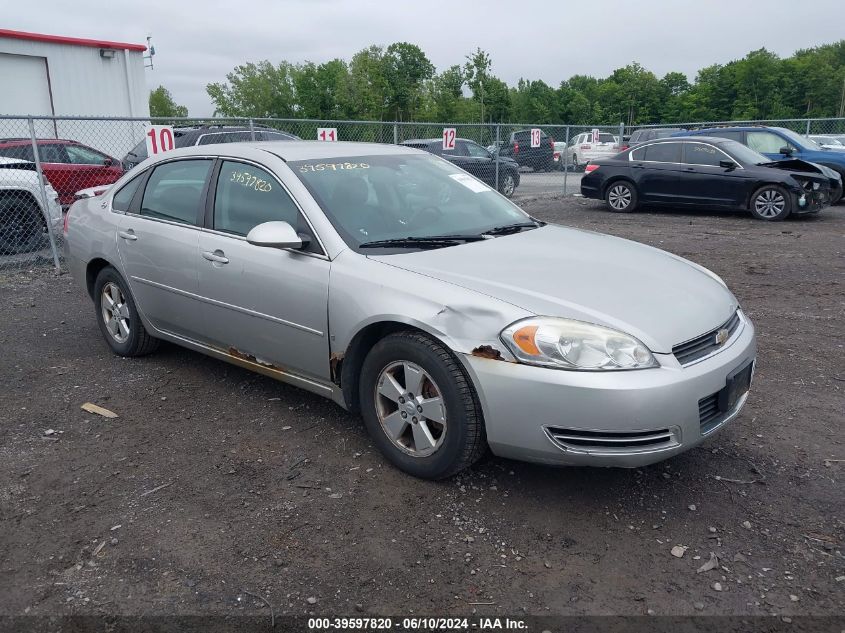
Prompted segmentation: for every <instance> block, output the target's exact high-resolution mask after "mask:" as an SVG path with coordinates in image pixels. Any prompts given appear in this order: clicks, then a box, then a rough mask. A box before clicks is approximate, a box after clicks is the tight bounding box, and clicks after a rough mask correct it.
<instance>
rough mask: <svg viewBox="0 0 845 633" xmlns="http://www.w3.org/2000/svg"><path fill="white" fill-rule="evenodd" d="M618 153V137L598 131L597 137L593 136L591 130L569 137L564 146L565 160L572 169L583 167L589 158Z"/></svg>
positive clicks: (595, 158) (596, 158)
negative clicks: (566, 145)
mask: <svg viewBox="0 0 845 633" xmlns="http://www.w3.org/2000/svg"><path fill="white" fill-rule="evenodd" d="M618 153H619V137H617V136H614V135H613V134H608V133H605V132H600V133H599V135H598V138H597V139H595V138H593V133H592V132H583V133H582V134H579V135H578V136H576V137H574V138H572V139H570V141H569V146H568V147H567V148H566V154H567V155H566V157H565V158H566V161H565V163H566V164H568V165H572V168H573V169H576V170H577V169H580V168H582V167H584V165H586V164H587V163H589V162H590V161H591V160H598V159H600V158H610V157H611V156H615V155H616V154H618Z"/></svg>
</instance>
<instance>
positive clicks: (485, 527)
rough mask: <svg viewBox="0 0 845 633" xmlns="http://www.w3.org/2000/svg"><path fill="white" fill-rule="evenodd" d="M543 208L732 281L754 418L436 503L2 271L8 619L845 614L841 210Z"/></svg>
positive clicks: (315, 419)
mask: <svg viewBox="0 0 845 633" xmlns="http://www.w3.org/2000/svg"><path fill="white" fill-rule="evenodd" d="M527 208H528V209H529V210H530V211H531V212H532V213H534V214H536V215H537V216H539V217H541V218H543V219H546V220H549V221H553V222H560V223H563V224H567V225H572V226H577V227H583V228H587V229H594V230H598V231H604V232H608V233H613V234H617V235H621V236H625V237H628V238H632V239H635V240H639V241H642V242H645V243H648V244H652V245H654V246H658V247H660V248H664V249H667V250H669V251H671V252H673V253H677V254H679V255H682V256H685V257H689V258H690V259H693V260H695V261H697V262H699V263H701V264H703V265H705V266H708V267H709V268H711V269H712V270H714V271H715V272H717V273H718V274H720V275H721V276H722V277H724V278H725V280H726V281H727V282H728V284H729V285H730V286H731V288H732V289H733V291H734V292H735V294H736V295H737V296H738V297H739V299H740V301H741V303H742V305H743V306H744V308H745V310H746V311H747V313H748V314H749V315H750V316H751V318H752V319H753V321H754V323H755V324H756V326H757V328H758V332H759V348H760V355H759V366H758V371H757V374H756V376H755V384H754V387H753V389H752V395H751V398H750V399H749V403H748V405H747V407H746V408H745V409H744V411H743V413H742V415H741V417H740V418H739V419H738V420H737V421H735V422H734V423H733V424H731V425H730V426H729V427H728V428H727V429H725V430H724V431H723V432H722V433H721V434H719V435H718V436H717V437H715V438H713V439H711V440H709V441H707V442H706V443H705V444H704V445H703V446H702V447H700V448H698V449H695V450H692V451H690V452H689V453H687V454H684V455H682V456H679V457H677V458H674V459H672V460H670V461H668V462H666V463H663V464H659V465H656V466H653V467H649V468H643V469H639V470H596V469H551V468H546V467H539V466H532V465H526V464H521V463H516V462H510V461H506V460H502V459H498V458H495V457H487V458H485V459H484V460H483V461H482V462H481V463H480V464H479V465H478V466H477V467H475V468H473V469H472V471H471V472H468V473H465V474H463V475H461V476H459V477H457V478H455V479H452V480H449V481H445V482H441V483H429V482H425V481H419V480H415V479H412V478H410V477H408V476H405V475H403V474H401V473H399V472H398V471H396V470H394V469H393V468H392V467H390V466H389V465H388V464H386V463H385V461H384V460H383V459H382V458H381V457H380V455H379V454H378V453H376V452H375V451H374V449H373V447H372V445H371V443H370V441H369V440H368V437H367V435H366V434H365V432H364V430H363V427H362V425H361V424H360V423H359V420H357V419H356V418H354V417H351V416H349V415H347V414H345V413H344V412H343V411H341V410H340V409H339V408H337V407H336V406H335V405H333V404H331V403H330V402H328V401H324V400H321V399H319V398H318V397H316V396H312V395H309V394H307V393H305V392H303V391H300V390H297V389H295V388H292V387H287V386H285V385H281V384H278V383H276V382H273V381H272V380H270V379H268V378H264V377H262V376H258V375H253V374H251V373H248V372H246V371H244V370H241V369H239V368H236V367H233V366H230V365H227V364H224V363H222V362H218V361H215V360H211V359H208V358H206V357H203V356H201V355H199V354H195V353H193V352H189V351H186V350H183V349H180V348H177V347H173V346H164V347H163V348H162V349H161V350H160V352H159V353H158V354H156V355H154V356H151V357H147V358H144V359H140V360H123V359H120V358H117V357H115V356H113V355H112V354H111V353H110V352H109V350H108V348H107V347H106V345H105V343H104V342H103V341H102V339H101V337H100V333H99V331H98V330H97V327H96V324H95V321H94V316H93V309H92V304H91V302H90V300H89V299H88V297H87V296H84V295H83V294H82V292H80V291H79V290H78V289H77V288H76V287H75V286H74V285H73V284H72V281H71V280H70V279H69V278H68V277H67V276H66V275H65V276H62V277H59V278H56V277H54V276H53V275H51V274H50V273H49V272H46V271H44V272H36V273H20V272H3V273H0V274H2V276H3V277H2V280H1V281H0V324H1V325H0V346H2V349H3V354H2V356H0V376H2V385H3V387H2V393H0V428H2V436H0V447H2V449H0V451H1V452H0V459H2V462H3V467H2V468H0V596H2V598H1V599H0V613H5V614H23V613H35V614H57V613H73V614H99V613H123V614H137V613H165V614H167V613H179V614H189V613H231V614H238V613H243V614H251V615H261V614H268V611H269V609H268V608H267V606H265V605H264V604H263V603H262V602H261V601H260V600H258V599H257V598H256V596H257V595H261V596H264V597H265V598H266V599H267V600H268V601H269V602H270V603H272V604H273V606H274V608H275V613H276V615H281V614H284V613H288V614H299V615H302V614H306V613H309V612H316V613H319V614H337V613H353V614H354V613H356V612H359V613H369V614H394V615H395V614H411V613H413V614H468V613H470V612H471V611H472V610H473V609H477V610H478V612H479V613H485V614H499V615H504V614H511V615H521V614H523V613H525V614H532V615H544V614H550V613H551V614H611V613H619V614H645V613H650V612H653V613H656V614H700V613H703V614H760V615H763V614H778V615H781V616H791V615H795V614H819V615H822V614H842V613H843V612H845V600H843V591H845V560H843V555H842V549H843V543H845V522H843V516H842V510H843V507H845V504H844V503H843V501H845V495H843V479H845V473H844V472H843V469H845V461H843V460H845V444H843V430H842V429H843V417H845V415H844V414H843V411H845V397H843V395H844V394H845V360H843V358H845V348H844V347H843V346H845V335H843V332H845V315H843V311H845V283H844V282H845V253H843V244H845V239H843V238H845V207H843V206H840V207H838V208H837V209H834V210H832V211H828V212H826V213H824V214H823V215H821V216H820V217H818V218H811V219H807V220H796V221H787V222H784V223H773V224H767V223H763V222H757V221H753V220H751V219H750V217H745V216H732V215H718V214H672V213H652V212H641V213H637V214H633V215H625V216H619V215H613V214H610V213H608V212H606V211H604V210H603V209H602V208H601V207H600V206H599V205H597V204H596V203H593V202H587V201H585V200H579V199H568V200H553V199H552V200H549V199H546V200H540V201H534V202H532V203H530V205H529V206H528V207H527ZM85 402H93V403H97V404H99V405H102V406H104V407H107V408H109V409H111V410H113V411H115V412H117V413H118V414H119V417H118V418H116V419H107V418H103V417H100V416H98V415H92V414H89V413H86V412H85V411H83V410H81V409H80V406H81V405H82V404H83V403H85ZM49 430H52V431H53V432H52V433H49V434H45V433H47V432H48V431H49ZM674 546H684V547H687V548H688V549H686V550H685V553H684V555H683V556H682V557H680V558H678V557H675V556H673V555H672V554H671V550H672V548H673V547H674ZM711 552H713V553H714V554H715V555H717V556H718V557H719V561H720V564H721V568H718V569H714V570H711V571H706V572H703V573H696V570H697V569H698V568H699V567H700V566H701V565H702V564H703V563H705V562H706V561H708V560H709V558H710V555H711ZM717 583H718V584H717ZM719 589H721V590H719ZM250 594H255V595H250ZM268 615H269V614H268Z"/></svg>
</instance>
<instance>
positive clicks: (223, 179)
mask: <svg viewBox="0 0 845 633" xmlns="http://www.w3.org/2000/svg"><path fill="white" fill-rule="evenodd" d="M274 220H281V221H283V222H287V223H288V224H290V225H291V226H292V227H293V228H294V229H297V230H299V229H300V228H301V225H302V224H304V222H301V221H300V215H299V209H298V208H297V207H296V204H294V202H293V200H291V198H290V196H289V195H288V194H287V192H286V191H285V190H284V189H283V188H282V186H281V185H280V184H279V183H278V181H277V180H276V179H275V178H274V177H272V176H271V175H270V174H269V173H267V172H266V171H264V170H263V169H261V168H259V167H256V166H254V165H247V164H245V163H236V162H232V161H224V162H223V165H222V166H221V168H220V176H219V177H218V179H217V192H216V193H215V196H214V229H215V230H217V231H224V232H226V233H234V234H235V235H246V234H247V233H249V231H250V229H252V228H253V227H254V226H257V225H259V224H262V223H264V222H272V221H274Z"/></svg>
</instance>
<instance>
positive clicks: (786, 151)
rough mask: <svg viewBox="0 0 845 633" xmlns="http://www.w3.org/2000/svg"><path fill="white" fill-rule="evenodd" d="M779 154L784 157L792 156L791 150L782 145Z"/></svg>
mask: <svg viewBox="0 0 845 633" xmlns="http://www.w3.org/2000/svg"><path fill="white" fill-rule="evenodd" d="M780 153H781V154H783V155H784V156H792V148H791V147H788V146H786V145H784V146H783V147H781V148H780Z"/></svg>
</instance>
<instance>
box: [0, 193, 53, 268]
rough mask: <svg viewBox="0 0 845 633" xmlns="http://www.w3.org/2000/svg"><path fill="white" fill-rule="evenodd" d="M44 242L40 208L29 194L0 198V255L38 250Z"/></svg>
mask: <svg viewBox="0 0 845 633" xmlns="http://www.w3.org/2000/svg"><path fill="white" fill-rule="evenodd" d="M43 242H44V221H43V220H42V218H41V208H40V207H39V206H38V203H36V202H35V200H33V199H32V197H31V196H30V195H29V194H18V193H15V192H11V195H10V194H9V193H8V192H7V193H6V195H5V196H4V197H3V198H0V255H14V254H17V253H29V252H31V251H34V250H38V249H39V248H40V247H41V244H42V243H43Z"/></svg>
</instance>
